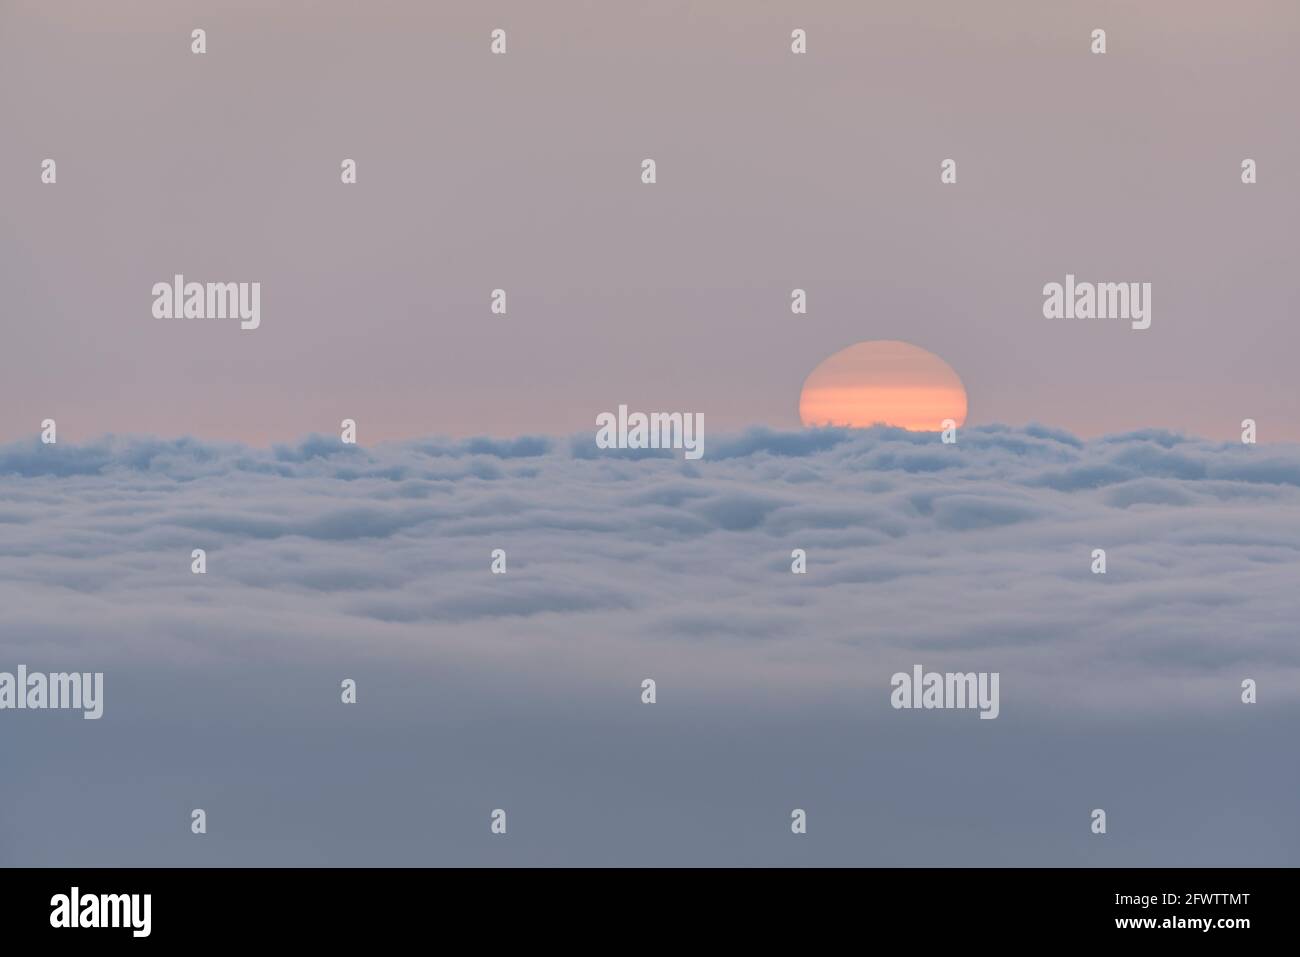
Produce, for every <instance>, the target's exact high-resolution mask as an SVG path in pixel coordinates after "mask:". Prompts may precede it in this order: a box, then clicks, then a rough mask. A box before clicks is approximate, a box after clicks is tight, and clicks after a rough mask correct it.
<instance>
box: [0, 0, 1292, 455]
mask: <svg viewBox="0 0 1300 957" xmlns="http://www.w3.org/2000/svg"><path fill="white" fill-rule="evenodd" d="M200 25H201V26H203V27H204V28H205V29H207V31H208V37H209V52H208V53H207V54H206V55H205V56H202V57H199V56H194V55H192V54H191V53H190V52H189V31H190V30H191V28H193V27H195V26H200ZM496 26H502V27H504V28H506V29H507V30H508V31H509V36H510V53H509V54H508V55H507V56H505V57H493V56H490V55H489V54H488V52H487V48H488V33H489V31H490V30H491V29H492V28H493V27H496ZM796 26H799V27H803V28H804V29H806V30H808V32H809V37H810V40H809V44H810V53H809V54H808V55H807V56H804V57H795V56H792V55H791V54H790V53H789V50H788V43H789V31H790V30H791V29H792V28H794V27H796ZM1094 26H1104V27H1105V28H1106V29H1107V30H1108V34H1109V48H1110V52H1109V53H1108V54H1107V55H1106V56H1104V57H1098V56H1093V55H1091V54H1090V53H1089V52H1088V49H1087V47H1088V35H1089V32H1090V30H1091V29H1092V28H1093V27H1094ZM1297 27H1300V6H1298V5H1297V4H1295V3H1294V2H1293V0H1271V2H1270V0H1242V2H1237V3H1233V4H1224V3H1221V2H1210V0H1204V2H1188V0H1165V2H1147V3H1143V4H1140V5H1135V4H1131V3H1119V2H1111V3H1107V2H1098V3H1042V2H1040V0H1023V2H1014V0H1008V2H1001V3H996V4H972V3H969V2H965V0H951V2H934V3H926V4H918V3H914V2H911V0H897V2H873V3H848V2H816V0H811V2H807V3H801V4H799V6H798V8H797V12H793V11H792V9H791V6H790V5H789V4H782V3H773V2H767V3H764V2H754V0H744V2H738V0H719V2H714V3H709V4H697V3H685V2H678V3H672V2H662V0H656V2H653V3H651V2H645V3H617V4H603V3H577V2H564V0H556V2H548V3H545V4H539V3H535V2H531V0H530V2H517V3H514V2H501V3H473V4H469V3H418V4H415V3H399V2H395V0H378V2H371V3H365V4H357V3H353V2H341V0H340V2H318V3H284V4H276V5H269V4H266V3H262V2H257V3H254V2H251V0H238V2H228V3H223V4H220V5H212V4H208V3H199V2H178V0H138V2H134V3H115V4H112V5H106V4H104V3H102V2H99V0H85V2H64V3H60V4H50V3H46V2H43V0H39V2H38V0H7V2H5V3H4V4H2V5H0V128H2V129H3V130H4V138H3V144H2V147H3V148H0V209H3V223H4V226H3V230H2V231H0V286H2V287H3V289H4V292H5V296H4V300H3V305H2V306H0V308H2V309H3V326H2V328H3V334H4V348H3V349H0V400H2V401H0V407H3V409H4V410H5V414H4V416H3V418H2V419H0V439H2V438H13V437H17V436H25V435H31V434H34V433H35V431H36V430H37V426H38V423H39V421H40V420H41V419H42V418H44V417H46V416H54V417H56V418H57V419H58V420H59V423H60V430H61V435H66V436H68V437H72V438H79V437H85V436H90V435H95V434H99V433H102V432H106V431H111V432H116V433H152V434H162V435H177V434H186V433H193V434H199V435H203V436H206V437H213V438H228V439H239V440H242V441H248V442H253V443H257V444H262V443H265V442H268V441H272V440H282V439H288V438H292V437H297V436H301V435H303V434H306V433H308V432H311V431H333V430H337V427H338V421H339V420H340V419H341V418H343V417H351V418H355V419H357V420H358V422H359V423H360V426H361V429H360V436H361V441H363V442H372V441H375V440H379V439H384V438H394V437H403V436H410V435H416V434H429V433H445V434H452V435H466V434H478V433H490V434H517V433H521V432H530V431H543V432H548V433H569V432H572V431H575V430H578V429H589V428H592V427H593V426H592V423H593V421H594V417H595V415H596V414H597V413H598V412H600V411H603V410H606V409H611V408H614V407H616V406H617V404H618V403H620V402H626V403H628V404H629V405H631V406H632V407H634V408H649V409H664V410H673V409H688V410H691V411H700V412H703V413H705V415H706V420H707V422H708V424H709V426H710V427H711V428H715V429H716V428H737V427H741V426H745V425H750V424H755V423H762V424H768V425H773V426H778V427H785V426H792V425H797V423H798V413H797V402H798V394H799V386H800V384H801V383H802V381H803V379H804V378H805V377H806V376H807V375H808V373H809V372H810V371H811V370H812V369H813V367H814V366H816V364H817V363H818V362H820V361H821V360H822V359H824V358H825V357H826V356H828V355H830V354H831V353H833V352H835V351H836V350H838V349H841V348H843V347H844V346H846V345H849V344H850V343H853V342H856V341H859V340H863V339H902V340H905V341H909V342H914V343H916V344H918V345H920V346H922V347H924V348H926V349H929V350H930V351H932V352H935V353H936V354H938V355H939V356H941V357H942V358H943V359H944V360H945V361H947V362H948V363H949V364H951V365H952V366H953V368H954V369H955V370H956V371H957V373H958V374H959V375H960V376H961V378H962V380H963V381H964V382H965V383H966V386H967V388H968V390H969V392H970V396H971V409H970V411H971V419H970V421H971V423H972V424H975V423H979V422H1005V423H1010V424H1019V423H1025V422H1028V421H1042V422H1047V423H1049V424H1052V425H1055V426H1060V427H1065V428H1069V429H1071V430H1073V431H1075V432H1077V433H1082V434H1096V433H1102V432H1109V431H1115V430H1122V429H1128V428H1137V427H1143V426H1160V427H1166V428H1175V429H1185V430H1190V431H1192V432H1193V433H1196V434H1203V435H1206V436H1209V437H1212V438H1216V439H1222V438H1229V437H1231V436H1233V435H1234V434H1236V432H1237V431H1238V423H1239V422H1240V420H1241V419H1242V418H1244V417H1246V416H1250V417H1253V418H1256V419H1257V420H1259V422H1260V439H1261V441H1268V440H1273V439H1278V438H1291V439H1295V438H1300V403H1298V402H1297V398H1296V393H1295V389H1294V388H1293V385H1294V381H1295V358H1294V357H1295V354H1296V350H1297V348H1300V326H1298V325H1297V322H1296V311H1297V302H1298V299H1297V294H1296V292H1295V285H1294V283H1293V282H1291V281H1290V280H1289V279H1288V277H1289V276H1290V275H1292V274H1293V273H1294V255H1295V244H1294V236H1295V223H1296V222H1297V221H1298V220H1300V201H1298V197H1300V186H1298V185H1297V178H1296V175H1295V171H1296V170H1297V169H1300V128H1297V125H1296V124H1295V123H1294V122H1293V119H1294V95H1295V90H1296V89H1297V88H1300V58H1297V57H1296V55H1295V49H1294V43H1295V37H1296V36H1297ZM47 156H49V157H54V158H55V159H56V160H57V161H58V164H59V183H58V185H57V186H55V187H48V186H43V185H42V184H41V183H40V182H39V164H40V162H41V160H42V159H43V158H45V157H47ZM647 156H652V157H654V158H655V159H656V160H657V161H658V164H659V183H658V185H656V186H654V187H643V186H642V185H641V184H640V182H639V164H640V161H641V159H642V158H644V157H647ZM1246 156H1250V157H1253V158H1255V159H1256V160H1257V161H1258V162H1259V164H1260V165H1259V169H1260V173H1259V176H1260V182H1259V183H1258V185H1256V186H1253V187H1246V186H1243V185H1241V184H1240V182H1239V164H1240V161H1241V159H1242V158H1243V157H1246ZM344 157H351V158H354V159H356V160H357V161H358V163H359V179H360V182H359V184H358V185H357V186H356V187H355V188H352V187H344V186H342V185H341V184H340V183H339V163H340V161H341V160H342V159H343V158H344ZM945 157H953V158H955V159H956V160H957V161H958V164H959V167H958V171H959V177H958V184H957V185H956V186H955V187H942V186H941V185H940V184H939V180H938V174H939V163H940V161H941V160H942V159H943V158H945ZM175 272H183V273H184V274H185V275H186V276H187V277H189V278H191V279H197V280H199V281H208V280H240V281H260V282H262V283H263V321H262V328H261V329H260V330H258V331H256V332H239V331H237V330H236V329H235V328H233V327H232V326H230V325H225V324H217V325H215V326H204V325H203V324H197V325H195V324H188V323H177V324H173V325H169V324H165V323H164V322H163V321H160V320H154V319H153V318H152V317H151V315H150V305H151V296H150V293H149V290H150V287H151V285H152V284H153V283H154V282H157V281H159V280H163V279H167V278H168V277H170V276H171V275H172V274H173V273H175ZM1066 272H1074V273H1075V274H1076V275H1078V276H1079V277H1080V278H1081V279H1089V278H1091V279H1096V280H1099V281H1105V280H1115V281H1149V282H1151V283H1153V286H1154V289H1153V306H1154V319H1153V325H1152V328H1151V329H1150V330H1149V331H1147V332H1141V333H1139V332H1133V331H1131V330H1129V329H1127V328H1126V327H1125V326H1124V324H1123V323H1106V322H1093V323H1086V322H1085V323H1075V324H1072V323H1069V322H1051V321H1049V320H1046V319H1044V318H1043V317H1042V315H1041V311H1040V310H1041V305H1042V294H1041V289H1042V286H1043V284H1044V283H1046V282H1050V281H1061V280H1062V279H1063V278H1064V276H1065V274H1066ZM498 286H500V287H504V288H506V289H507V291H508V293H509V295H510V314H509V316H508V317H506V318H501V317H494V316H492V315H491V314H490V313H489V311H488V297H489V293H490V290H491V289H493V288H494V287H498ZM796 286H799V287H803V288H806V289H807V290H808V292H809V314H808V315H807V316H793V315H791V313H790V311H789V293H790V290H791V289H792V288H794V287H796Z"/></svg>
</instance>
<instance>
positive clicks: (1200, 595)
mask: <svg viewBox="0 0 1300 957" xmlns="http://www.w3.org/2000/svg"><path fill="white" fill-rule="evenodd" d="M193 548H204V549H206V550H207V552H208V565H209V572H208V574H207V575H206V576H204V577H199V576H194V575H191V574H190V570H189V563H190V558H189V556H190V550H191V549H193ZM493 548H504V549H506V551H507V553H508V556H509V558H508V561H509V572H508V574H506V575H505V576H494V575H492V574H490V572H489V555H490V552H491V550H492V549H493ZM794 548H802V549H805V550H806V551H807V553H808V574H807V575H793V574H791V572H790V552H791V550H792V549H794ZM1094 548H1104V549H1105V550H1106V552H1107V559H1108V566H1109V570H1108V573H1107V574H1106V575H1105V576H1098V575H1093V574H1091V572H1090V570H1089V565H1090V562H1091V558H1090V554H1091V551H1092V549H1094ZM1298 559H1300V448H1296V447H1291V446H1258V447H1246V446H1241V445H1222V444H1214V443H1208V442H1204V441H1197V440H1191V439H1186V438H1182V437H1178V436H1174V435H1169V434H1165V433H1160V432H1147V433H1139V434H1132V435H1123V436H1112V437H1108V438H1106V439H1102V440H1098V441H1092V442H1083V441H1081V440H1079V439H1076V438H1074V437H1073V436H1071V435H1068V434H1065V433H1061V432H1059V431H1054V430H1051V429H1045V428H1039V427H1030V428H1027V429H1023V430H1012V429H1006V428H999V427H989V428H982V429H981V428H975V429H969V430H964V431H963V432H962V434H961V438H960V441H959V443H958V444H957V445H956V446H944V445H942V444H940V443H939V441H938V438H937V436H935V435H920V434H912V433H905V432H900V431H896V430H889V429H876V430H870V431H866V432H851V431H842V430H833V429H832V430H819V431H803V432H794V433H779V432H771V431H766V430H754V431H751V432H749V433H746V434H744V435H740V436H733V437H710V438H709V442H708V444H707V445H706V455H705V458H704V459H703V460H700V461H698V462H685V461H683V460H681V459H680V458H675V457H673V456H671V455H669V454H666V453H655V454H641V455H635V456H633V455H627V454H623V455H611V454H607V453H603V452H600V451H598V450H596V449H595V448H594V444H593V443H592V442H591V441H590V437H588V436H578V437H574V438H572V439H568V440H554V439H547V438H542V437H525V438H520V439H514V440H494V439H474V440H469V441H460V442H439V441H435V440H425V441H416V442H410V443H404V444H400V445H390V446H381V447H376V448H372V449H364V450H363V449H357V448H354V447H345V446H342V445H341V444H340V443H338V442H337V440H335V439H333V438H330V437H319V436H314V437H311V438H309V439H307V440H305V441H303V442H301V443H300V444H297V445H294V446H281V447H276V448H274V449H271V450H254V449H249V448H245V447H240V446H223V445H214V444H209V443H204V442H200V441H196V440H191V439H183V440H177V441H161V440H152V439H104V440H102V441H99V442H94V443H89V444H86V445H81V446H72V445H63V444H60V445H57V446H40V445H37V444H34V443H21V444H14V445H9V446H6V447H2V448H0V607H3V609H4V610H3V612H0V618H2V619H3V622H4V625H5V627H4V630H3V633H2V634H0V653H2V654H3V656H4V658H5V659H15V658H16V657H17V658H25V659H29V660H30V661H31V662H32V663H35V662H36V661H37V660H40V661H50V662H57V663H65V664H68V665H70V666H73V665H77V661H78V656H81V657H83V658H84V657H85V656H86V655H92V656H93V657H94V658H95V660H97V661H99V660H102V661H108V662H115V661H123V660H128V659H129V660H137V658H138V657H139V656H144V657H145V660H151V661H163V662H168V663H185V662H199V661H209V662H216V661H220V662H225V663H226V664H229V665H232V666H239V665H242V664H248V663H260V662H264V661H292V660H294V659H295V657H296V656H302V655H305V654H306V655H311V654H322V653H325V650H326V649H328V650H329V653H337V654H346V653H352V652H364V653H365V654H367V655H373V656H379V657H389V658H399V659H400V658H402V657H403V656H414V657H416V658H420V657H424V658H429V659H432V660H436V661H439V662H448V663H450V662H454V663H455V664H456V666H457V667H465V668H470V669H484V668H491V669H497V670H498V671H504V672H505V673H510V674H515V675H516V676H517V677H521V678H524V677H526V676H528V675H530V674H545V675H547V676H548V680H550V681H555V682H559V683H560V684H564V683H565V682H566V681H568V680H583V681H585V680H593V681H602V680H607V679H608V680H627V675H628V674H637V675H639V674H641V673H642V672H646V673H649V672H650V671H651V670H654V671H655V672H656V673H660V674H665V675H669V676H671V678H672V680H675V681H677V682H678V683H679V684H681V685H686V686H690V687H692V688H693V689H695V690H696V691H698V692H700V693H710V692H717V693H724V692H725V690H726V689H727V688H731V687H736V686H747V687H751V688H753V687H758V688H763V689H768V691H770V693H771V694H773V695H781V696H785V697H789V696H795V697H800V696H802V697H809V698H815V697H816V696H817V695H818V694H820V693H822V692H824V691H826V690H828V689H834V690H835V691H837V692H848V693H853V692H854V689H859V690H860V693H861V694H863V695H866V696H872V695H883V694H885V693H886V689H887V687H888V680H889V676H890V675H891V674H892V673H893V672H895V671H898V670H907V669H909V668H910V667H911V665H912V664H914V663H921V664H923V665H925V666H926V667H928V668H929V667H933V668H936V669H940V670H956V669H961V670H979V671H992V670H996V671H1001V672H1002V697H1003V710H1004V713H1006V712H1008V711H1014V710H1021V711H1030V710H1033V709H1035V708H1076V709H1080V710H1096V711H1102V712H1106V711H1112V710H1131V709H1143V708H1148V707H1151V708H1161V709H1167V708H1170V707H1175V708H1193V709H1214V708H1220V707H1229V706H1232V705H1233V704H1234V703H1235V702H1236V700H1237V692H1236V690H1235V689H1236V688H1237V687H1238V686H1239V683H1240V680H1241V679H1242V678H1244V677H1253V678H1255V679H1256V680H1257V681H1259V682H1260V683H1261V687H1263V688H1265V689H1266V690H1265V691H1264V692H1263V693H1265V694H1267V695H1269V696H1271V697H1274V698H1275V699H1281V698H1296V697H1300V644H1297V641H1296V639H1295V630H1294V622H1295V604H1294V583H1295V580H1296V563H1297V560H1298ZM574 676H582V677H581V679H578V678H575V677H574Z"/></svg>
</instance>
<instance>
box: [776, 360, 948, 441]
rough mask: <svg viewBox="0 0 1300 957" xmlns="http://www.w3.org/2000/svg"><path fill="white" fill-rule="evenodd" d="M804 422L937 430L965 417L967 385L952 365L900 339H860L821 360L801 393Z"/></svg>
mask: <svg viewBox="0 0 1300 957" xmlns="http://www.w3.org/2000/svg"><path fill="white" fill-rule="evenodd" d="M799 418H800V420H801V421H802V422H803V424H804V425H809V426H821V425H841V426H849V427H851V428H869V427H870V426H873V425H881V424H883V425H893V426H898V427H900V428H904V429H911V430H914V431H926V432H937V431H939V430H940V429H942V428H943V425H942V423H943V420H944V419H952V420H953V422H955V423H956V424H957V425H958V426H961V425H962V424H963V423H964V422H965V421H966V389H965V387H964V386H963V385H962V382H961V379H960V378H959V377H958V376H957V373H956V372H954V371H953V370H952V367H951V366H949V365H948V363H946V362H944V361H943V360H942V359H940V358H939V357H938V356H936V355H934V354H933V353H931V352H926V351H925V350H924V349H922V348H920V347H918V346H914V345H911V344H910V343H906V342H899V341H897V340H875V341H871V342H859V343H856V344H855V345H851V346H849V347H848V348H847V349H841V350H840V351H839V352H837V353H835V354H834V355H833V356H831V357H829V358H828V359H825V360H823V361H822V363H821V364H820V365H818V366H817V368H815V369H813V371H812V372H811V373H810V374H809V376H808V378H807V379H806V380H804V384H803V391H802V392H801V393H800V395H799Z"/></svg>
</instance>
